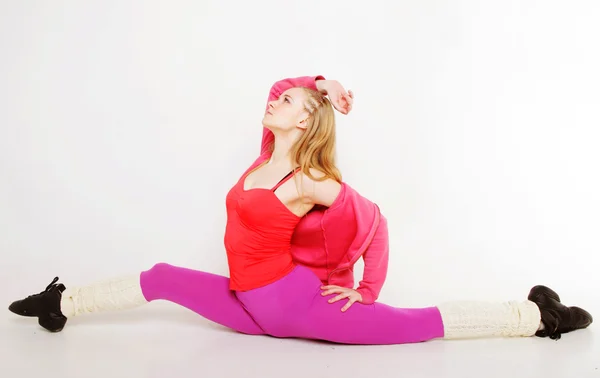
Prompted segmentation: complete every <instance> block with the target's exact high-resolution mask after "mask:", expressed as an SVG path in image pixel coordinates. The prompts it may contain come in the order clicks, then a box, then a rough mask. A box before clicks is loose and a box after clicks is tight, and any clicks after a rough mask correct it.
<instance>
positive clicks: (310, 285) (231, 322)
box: [140, 263, 444, 345]
mask: <svg viewBox="0 0 600 378" xmlns="http://www.w3.org/2000/svg"><path fill="white" fill-rule="evenodd" d="M140 281H141V285H142V291H143V293H144V296H145V297H146V299H147V300H149V301H153V300H158V299H163V300H168V301H171V302H174V303H178V304H180V305H182V306H184V307H186V308H188V309H190V310H192V311H194V312H196V313H198V314H199V315H201V316H203V317H205V318H207V319H209V320H211V321H213V322H216V323H218V324H221V325H223V326H226V327H228V328H231V329H234V330H236V331H238V332H241V333H246V334H253V335H259V334H265V335H270V336H274V337H297V338H305V339H316V340H326V341H331V342H335V343H344V344H363V345H368V344H380V345H384V344H404V343H415V342H422V341H426V340H430V339H433V338H438V337H443V335H444V328H443V323H442V318H441V315H440V312H439V310H438V309H437V307H425V308H411V309H403V308H396V307H392V306H389V305H386V304H383V303H374V304H370V305H365V304H361V303H354V304H353V305H352V307H350V309H348V310H347V311H346V312H342V311H341V310H340V309H341V308H342V306H343V305H344V301H339V302H335V303H328V302H327V300H328V299H329V298H332V297H334V296H335V294H332V295H329V296H326V297H324V296H322V295H321V292H322V290H321V289H320V286H321V281H320V280H319V278H318V277H317V276H316V275H315V274H314V273H313V272H312V271H311V270H310V269H308V268H305V267H302V266H298V267H297V268H295V269H294V270H293V271H292V272H291V273H289V274H288V275H287V276H285V277H284V278H282V279H280V280H278V281H276V282H274V283H272V284H269V285H267V286H263V287H261V288H258V289H253V290H249V291H245V292H233V291H230V290H228V279H227V278H226V277H222V276H217V275H214V274H210V273H205V272H200V271H195V270H191V269H187V268H180V267H175V266H172V265H168V264H165V263H159V264H156V265H155V266H154V267H152V268H151V269H150V270H147V271H145V272H142V274H141V277H140Z"/></svg>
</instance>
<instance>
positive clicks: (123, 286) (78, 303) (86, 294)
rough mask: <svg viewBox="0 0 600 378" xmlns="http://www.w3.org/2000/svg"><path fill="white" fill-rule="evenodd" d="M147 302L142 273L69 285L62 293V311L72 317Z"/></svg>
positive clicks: (122, 308) (132, 306)
mask: <svg viewBox="0 0 600 378" xmlns="http://www.w3.org/2000/svg"><path fill="white" fill-rule="evenodd" d="M144 303H147V301H146V299H145V297H144V295H143V294H142V288H141V286H140V275H139V274H136V275H131V276H124V277H117V278H115V279H112V280H105V281H100V282H96V283H92V284H90V285H86V286H81V287H75V286H73V287H67V289H66V290H65V291H64V292H63V293H62V299H61V303H60V306H61V311H62V313H63V315H64V316H66V317H67V318H68V317H72V316H77V315H82V314H86V313H93V312H103V311H116V310H125V309H130V308H134V307H137V306H140V305H142V304H144Z"/></svg>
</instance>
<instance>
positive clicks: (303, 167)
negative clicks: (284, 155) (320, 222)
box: [270, 87, 342, 195]
mask: <svg viewBox="0 0 600 378" xmlns="http://www.w3.org/2000/svg"><path fill="white" fill-rule="evenodd" d="M302 89H303V90H304V92H305V93H306V96H307V97H308V98H307V101H306V102H305V104H304V109H305V110H306V111H307V112H308V114H309V117H308V120H307V121H308V122H307V126H306V130H305V131H304V133H303V134H302V136H301V137H300V138H299V139H298V140H297V141H296V142H295V143H294V144H293V145H292V147H291V148H290V156H291V158H292V161H293V162H294V163H295V164H296V166H299V167H300V171H301V172H302V173H304V174H305V175H306V176H308V177H309V178H310V179H312V180H314V181H325V180H327V179H333V180H335V181H337V182H339V183H341V182H342V174H341V172H340V170H339V169H338V168H337V166H336V144H335V139H336V131H335V114H334V109H333V106H332V105H331V102H330V101H329V99H328V98H327V97H325V96H324V95H323V94H321V93H320V92H318V91H315V90H313V89H310V88H304V87H302ZM273 147H274V146H273V145H271V146H270V152H272V151H273ZM311 168H313V169H316V170H318V171H320V172H323V173H324V175H323V176H322V177H319V178H317V177H314V176H313V175H312V174H311V172H310V169H311ZM295 177H297V176H295ZM296 188H297V189H298V184H297V182H296ZM298 192H299V193H300V192H301V191H300V190H298ZM302 195H304V191H302Z"/></svg>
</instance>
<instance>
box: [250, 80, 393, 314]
mask: <svg viewBox="0 0 600 378" xmlns="http://www.w3.org/2000/svg"><path fill="white" fill-rule="evenodd" d="M324 79H325V78H324V77H323V76H305V77H299V78H293V79H284V80H281V81H278V82H276V83H275V84H274V85H273V86H272V87H271V91H270V93H269V99H268V101H271V100H274V99H277V98H279V96H280V95H281V93H283V92H284V91H286V90H287V89H289V88H292V87H307V88H312V89H314V90H316V89H317V88H316V80H324ZM273 141H274V136H273V133H272V132H271V131H270V130H268V129H267V128H263V138H262V145H261V154H260V156H259V158H258V159H257V160H256V161H255V162H254V164H252V166H251V167H250V168H249V170H251V169H253V168H254V167H256V166H257V165H258V164H261V163H262V162H264V161H265V160H267V159H269V157H270V152H268V148H269V145H270V144H271V143H272V142H273ZM341 185H342V186H341V191H340V193H339V194H338V196H337V197H336V199H335V201H334V202H333V203H332V204H331V206H330V207H328V208H323V207H315V208H313V209H312V210H311V211H310V212H309V213H308V214H306V216H305V217H303V218H302V220H301V221H300V223H299V224H298V225H297V226H296V231H295V232H294V235H293V238H292V256H293V258H294V260H295V261H296V263H298V264H301V265H303V266H306V267H308V268H310V269H311V270H312V271H314V272H315V274H316V275H317V276H318V277H319V279H320V280H321V281H322V282H323V283H324V284H329V285H338V286H343V287H348V288H353V287H354V264H355V263H356V261H358V259H359V258H360V257H362V258H363V260H364V273H363V278H362V280H361V281H360V282H359V285H358V288H357V289H356V290H357V291H358V292H359V293H360V294H361V296H362V299H363V300H362V303H365V304H370V303H373V302H375V301H376V300H377V298H378V296H379V293H380V291H381V288H382V286H383V283H384V281H385V278H386V275H387V268H388V258H389V240H388V230H387V220H386V219H385V217H384V216H383V215H382V214H381V212H380V209H379V207H378V206H377V204H375V203H373V202H371V201H369V200H368V199H366V198H365V197H363V196H361V195H360V194H359V193H358V192H356V191H355V190H354V189H352V188H351V187H350V186H349V185H348V184H346V183H344V182H342V184H341Z"/></svg>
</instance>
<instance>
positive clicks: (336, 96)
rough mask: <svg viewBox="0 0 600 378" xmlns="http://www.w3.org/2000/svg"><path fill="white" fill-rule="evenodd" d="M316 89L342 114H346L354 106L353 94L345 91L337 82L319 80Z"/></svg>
mask: <svg viewBox="0 0 600 378" xmlns="http://www.w3.org/2000/svg"><path fill="white" fill-rule="evenodd" d="M316 85H317V89H318V90H319V91H320V92H321V93H323V94H325V95H327V96H328V97H329V100H330V101H331V104H332V105H333V107H334V108H335V109H336V110H337V111H339V112H340V113H342V114H348V113H350V111H351V110H352V105H353V104H354V93H352V91H346V90H345V89H344V87H343V86H342V84H340V82H339V81H337V80H319V81H317V83H316Z"/></svg>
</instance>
